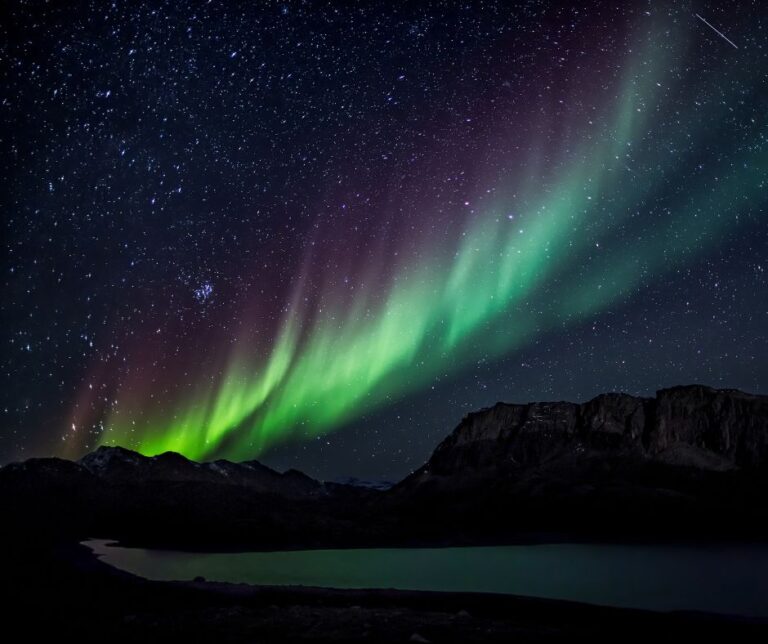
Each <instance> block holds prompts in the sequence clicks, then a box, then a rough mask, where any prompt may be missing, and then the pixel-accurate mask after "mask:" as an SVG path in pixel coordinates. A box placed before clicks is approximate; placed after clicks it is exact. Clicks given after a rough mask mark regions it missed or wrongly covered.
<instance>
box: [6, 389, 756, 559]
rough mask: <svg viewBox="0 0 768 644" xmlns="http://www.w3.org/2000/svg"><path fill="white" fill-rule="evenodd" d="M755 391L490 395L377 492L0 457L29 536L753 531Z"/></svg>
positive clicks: (182, 463) (184, 466) (118, 452)
mask: <svg viewBox="0 0 768 644" xmlns="http://www.w3.org/2000/svg"><path fill="white" fill-rule="evenodd" d="M766 484H768V396H760V395H753V394H748V393H744V392H741V391H737V390H733V389H712V388H709V387H705V386H701V385H689V386H681V387H673V388H670V389H663V390H660V391H659V392H657V394H656V396H655V397H654V398H641V397H635V396H630V395H627V394H620V393H608V394H602V395H599V396H597V397H596V398H594V399H592V400H590V401H588V402H586V403H583V404H577V403H571V402H539V403H529V404H507V403H498V404H496V405H494V406H493V407H490V408H486V409H482V410H480V411H477V412H474V413H471V414H469V415H468V416H466V417H465V418H464V419H462V421H461V422H460V423H459V425H458V426H457V427H456V428H455V429H454V430H453V432H451V433H450V434H449V435H448V436H447V437H446V438H445V439H444V440H443V441H442V442H441V443H440V444H439V445H438V446H437V448H436V449H435V450H434V452H433V453H432V455H431V457H430V458H429V460H428V461H427V462H426V463H425V464H424V465H423V466H422V467H420V468H419V469H417V470H416V471H415V472H413V473H412V474H410V475H409V476H407V477H406V478H405V479H403V480H402V481H400V482H399V483H397V484H395V485H394V486H392V487H389V486H388V485H371V484H360V482H358V481H354V480H352V481H345V482H321V481H317V480H314V479H312V478H310V477H309V476H307V475H305V474H303V473H301V472H299V471H297V470H288V471H286V472H284V473H279V472H276V471H274V470H272V469H270V468H268V467H266V466H265V465H263V464H261V463H259V462H257V461H247V462H242V463H232V462H230V461H226V460H217V461H213V462H209V463H196V462H194V461H190V460H189V459H187V458H185V457H184V456H182V455H180V454H176V453H173V452H167V453H164V454H159V455H157V456H152V457H148V456H143V455H141V454H138V453H136V452H133V451H130V450H127V449H124V448H121V447H107V446H102V447H99V448H98V449H97V450H96V451H94V452H92V453H90V454H87V455H85V456H84V457H83V458H81V459H80V460H79V461H77V462H73V461H67V460H63V459H58V458H40V459H29V460H27V461H24V462H21V463H12V464H9V465H6V466H5V467H3V468H1V469H0V512H2V516H4V517H6V518H9V519H10V521H9V523H8V525H11V526H12V528H11V529H12V530H13V531H15V532H17V533H20V534H23V535H27V536H28V537H30V538H40V536H41V535H49V536H51V537H56V538H85V537H89V536H103V537H107V538H113V539H120V540H121V541H123V542H125V543H135V544H142V545H148V546H150V545H153V546H167V547H177V548H179V547H182V548H190V549H202V548H204V549H208V548H211V549H222V548H234V549H241V548H242V549H249V548H290V547H318V546H337V547H348V546H358V545H392V544H401V545H405V544H409V545H413V544H457V545H458V544H466V543H501V542H510V541H516V540H542V539H544V540H552V539H561V538H567V539H582V538H584V539H587V538H589V539H596V538H597V539H601V538H605V539H625V538H633V539H638V538H639V539H676V538H696V539H708V538H712V539H721V538H724V537H725V538H734V539H741V538H764V537H765V536H768V530H766V526H768V521H767V519H768V510H766V507H768V506H767V504H766V503H765V491H766V490H767V489H768V488H767V487H766Z"/></svg>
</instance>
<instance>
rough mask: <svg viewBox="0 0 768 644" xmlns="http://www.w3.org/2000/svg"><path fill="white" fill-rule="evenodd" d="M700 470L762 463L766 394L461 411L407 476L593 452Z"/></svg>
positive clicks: (492, 468) (473, 471)
mask: <svg viewBox="0 0 768 644" xmlns="http://www.w3.org/2000/svg"><path fill="white" fill-rule="evenodd" d="M605 452H607V453H610V454H612V455H616V456H626V457H636V458H641V459H647V460H652V461H658V462H661V463H666V464H669V465H683V466H686V465H687V466H692V467H696V468H699V469H705V470H728V469H733V468H753V467H757V466H760V465H763V464H766V463H768V396H757V395H752V394H746V393H743V392H740V391H736V390H730V389H723V390H718V389H711V388H709V387H703V386H698V385H691V386H684V387H674V388H672V389H664V390H661V391H659V392H658V393H657V395H656V397H655V398H639V397H635V396H629V395H627V394H615V393H611V394H602V395H600V396H597V397H596V398H594V399H592V400H590V401H589V402H586V403H584V404H575V403H570V402H549V403H530V404H525V405H517V404H505V403H498V404H496V405H495V406H493V407H491V408H489V409H483V410H481V411H478V412H475V413H472V414H469V415H468V416H466V417H465V418H464V419H463V420H462V421H461V423H460V424H459V426H458V427H457V428H456V429H455V430H454V431H453V433H451V434H450V435H449V436H448V437H447V438H446V439H445V440H444V441H443V442H442V443H440V445H439V446H438V447H437V449H435V451H434V453H433V454H432V457H431V458H430V459H429V461H428V462H427V463H426V465H424V467H422V468H421V469H420V470H418V471H417V472H415V473H414V474H413V475H412V476H411V477H409V478H410V480H411V482H416V481H418V480H422V479H426V478H434V477H452V476H459V477H463V476H467V474H470V475H472V476H477V475H479V474H488V475H491V474H493V475H496V474H499V473H501V472H503V471H505V470H511V471H514V470H518V469H526V468H531V467H538V466H541V465H545V464H546V463H548V462H552V461H554V460H562V459H564V458H570V459H572V460H578V458H579V457H580V456H588V455H594V454H596V453H605Z"/></svg>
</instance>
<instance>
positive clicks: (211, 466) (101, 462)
mask: <svg viewBox="0 0 768 644" xmlns="http://www.w3.org/2000/svg"><path fill="white" fill-rule="evenodd" d="M79 464H80V465H82V466H83V467H84V468H85V469H86V470H88V471H89V472H90V473H92V474H93V475H95V476H98V477H99V478H102V479H104V480H107V481H110V482H112V483H137V482H144V483H146V482H150V481H187V482H189V481H196V482H202V483H214V484H218V485H234V486H239V487H244V488H248V489H250V490H253V491H255V492H260V493H264V494H276V495H278V496H284V497H304V496H313V495H321V494H323V493H324V492H325V490H324V488H323V484H322V483H320V482H319V481H315V480H314V479H312V478H310V477H308V476H307V475H306V474H303V473H302V472H299V471H298V470H288V471H286V472H284V473H282V474H281V473H280V472H276V471H275V470H273V469H270V468H268V467H267V466H266V465H262V464H261V463H259V462H258V461H246V462H243V463H232V462H230V461H226V460H218V461H213V462H211V463H196V462H194V461H190V460H189V459H187V458H185V457H184V456H182V455H181V454H177V453H176V452H165V453H163V454H158V455H157V456H150V457H148V456H142V455H141V454H139V453H138V452H133V451H131V450H127V449H124V448H122V447H108V446H102V447H99V448H98V449H97V450H96V451H95V452H91V453H90V454H86V455H85V456H84V457H83V458H81V459H80V461H79Z"/></svg>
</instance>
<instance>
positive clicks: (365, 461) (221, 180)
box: [0, 0, 768, 479]
mask: <svg viewBox="0 0 768 644" xmlns="http://www.w3.org/2000/svg"><path fill="white" fill-rule="evenodd" d="M0 11H2V15H1V16H0V30H1V32H0V42H1V43H2V50H1V51H0V56H1V59H0V78H1V79H2V84H1V85H0V87H1V88H2V98H1V99H0V108H1V109H2V112H1V113H2V131H1V132H0V140H1V142H2V145H0V154H1V156H0V164H1V165H2V177H3V181H2V190H1V191H0V205H2V211H3V239H2V248H3V255H2V271H3V296H2V303H1V305H0V306H2V313H1V315H2V320H1V324H0V328H1V329H2V341H3V344H2V351H1V352H0V359H1V363H0V364H2V372H1V374H0V375H1V376H2V383H1V384H0V397H2V400H0V411H2V423H1V424H0V461H2V462H5V461H8V460H16V459H22V458H27V457H31V456H41V455H60V456H66V457H70V458H75V457H79V456H81V455H82V454H83V453H85V452H87V451H90V450H92V449H94V448H95V447H97V446H98V445H100V444H119V445H123V446H125V447H129V448H132V449H137V450H139V451H141V452H143V453H146V454H156V453H159V452H162V451H165V450H175V451H179V452H182V453H184V454H185V455H187V456H189V457H190V458H194V459H198V460H205V459H213V458H216V457H226V458H230V459H232V460H246V459H252V458H259V459H260V460H262V461H263V462H265V463H266V464H268V465H271V466H274V467H278V468H286V467H296V468H299V469H302V470H304V471H306V472H307V473H309V474H311V475H313V476H319V477H323V478H335V477H337V476H342V475H355V476H360V477H366V478H377V479H381V478H383V479H396V478H399V477H401V476H402V475H404V474H406V473H407V472H409V471H411V470H412V469H415V468H416V467H418V466H419V465H421V463H422V462H423V461H424V460H425V459H426V458H427V456H428V454H429V452H430V451H431V450H432V448H433V447H434V446H435V445H436V444H437V442H439V440H440V439H442V438H443V437H444V436H445V435H446V434H447V433H448V432H449V431H450V430H451V429H452V428H453V427H454V426H455V425H456V424H457V423H458V421H459V420H460V419H461V417H462V416H463V415H464V414H466V413H467V412H469V411H472V410H475V409H478V408H481V407H484V406H489V405H492V404H494V403H495V402H496V401H499V400H504V401H509V402H528V401H532V400H561V399H566V400H574V401H584V400H587V399H589V398H591V397H592V396H594V395H596V394H598V393H601V392H604V391H626V392H628V393H632V394H638V395H652V394H653V392H654V391H655V390H656V389H659V388H661V387H665V386H670V385H674V384H687V383H692V382H698V383H702V384H708V385H711V386H716V387H734V388H740V389H744V390H747V391H751V392H758V393H766V389H767V388H768V332H766V330H767V329H768V218H767V217H766V208H767V207H768V138H767V137H768V9H767V8H766V7H765V3H763V2H760V1H756V2H738V3H730V2H729V3H722V2H677V3H661V2H617V1H614V2H610V3H600V2H586V3H559V2H558V3H555V2H552V3H547V2H525V3H502V2H493V1H489V2H477V3H475V2H460V3H453V2H444V3H443V2H414V3H409V4H401V3H396V2H381V3H343V2H277V3H275V2H254V1H252V0H251V1H249V2H242V3H239V2H223V1H217V2H203V1H200V2H191V1H176V0H174V1H169V2H139V1H132V2H108V1H105V0H98V1H93V2H90V3H81V2H37V1H29V2H18V1H14V0H9V1H8V2H4V3H3V7H2V9H0Z"/></svg>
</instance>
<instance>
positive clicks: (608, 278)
mask: <svg viewBox="0 0 768 644" xmlns="http://www.w3.org/2000/svg"><path fill="white" fill-rule="evenodd" d="M645 29H646V30H645V31H643V30H640V29H638V30H637V32H636V33H635V34H634V37H633V38H634V40H633V46H632V47H628V48H627V54H626V58H625V60H624V61H623V63H622V65H621V74H619V75H618V77H616V78H613V79H603V78H601V79H600V82H599V83H596V81H595V80H594V79H591V78H590V77H589V74H588V73H586V72H585V71H584V70H582V72H581V76H580V77H579V79H578V82H577V83H574V88H573V89H572V90H571V96H570V97H569V100H571V101H572V102H573V103H574V105H578V104H580V102H583V101H584V100H586V98H587V97H588V96H589V94H590V92H591V93H592V94H597V95H593V96H589V98H591V99H592V100H593V101H594V103H595V104H596V105H595V109H594V110H593V111H592V113H591V115H590V116H589V117H585V116H584V110H582V109H575V108H574V109H573V110H570V111H569V109H568V107H567V106H566V107H564V108H562V109H564V110H565V113H566V117H565V118H564V119H563V121H564V122H563V123H549V124H547V125H546V126H543V125H542V124H541V123H537V124H536V127H535V128H534V127H533V126H532V125H531V123H532V122H533V121H534V120H535V119H536V118H537V116H536V114H535V111H534V110H531V111H530V112H529V113H528V114H527V118H528V119H529V122H527V123H514V124H512V128H511V133H510V126H509V124H508V123H496V122H494V119H493V118H491V119H489V120H490V122H491V126H492V129H494V131H496V132H498V136H520V140H521V148H522V150H523V153H522V155H521V156H518V157H516V158H507V159H505V158H497V157H495V156H494V154H493V152H492V151H489V152H487V154H486V153H485V152H483V153H482V154H481V153H478V154H477V155H476V156H477V158H473V159H469V163H470V164H471V165H472V166H473V167H474V168H475V172H476V174H477V175H478V177H479V178H478V180H477V181H476V182H475V185H476V188H477V189H476V190H475V192H474V194H471V195H468V196H467V198H466V200H465V201H464V202H463V203H456V202H451V203H443V202H436V203H433V204H432V205H431V209H432V211H434V212H432V211H430V207H429V206H427V207H425V212H407V213H404V214H403V215H402V217H403V218H404V219H405V220H407V221H408V222H411V221H412V222H415V223H413V224H412V225H411V228H410V233H411V236H410V239H409V243H408V244H402V245H401V246H399V248H398V252H397V253H396V254H395V253H389V254H386V253H384V254H382V253H380V252H379V251H378V250H377V249H375V248H361V249H358V252H359V255H360V257H361V258H363V260H364V261H362V262H361V263H362V267H360V266H358V267H357V268H356V274H355V275H354V276H353V281H355V283H356V284H358V285H360V286H359V288H358V289H357V290H356V291H355V292H354V294H353V295H352V296H349V293H348V292H347V291H345V290H343V289H341V288H340V287H339V286H338V285H339V284H340V283H341V281H342V275H341V272H340V271H338V270H336V271H334V270H332V269H331V270H329V269H327V268H326V267H325V266H324V264H323V261H322V258H319V259H318V258H317V257H314V256H313V254H312V252H311V251H309V250H308V251H307V253H306V256H305V258H304V261H303V263H302V265H301V267H300V270H299V271H297V274H298V275H299V279H298V280H297V282H296V284H295V285H294V286H293V288H292V290H291V292H290V293H289V294H288V295H287V296H285V299H284V301H285V302H286V304H285V306H284V308H283V311H284V314H283V318H282V321H281V322H280V324H279V325H278V327H277V329H276V330H275V331H274V332H272V333H271V337H272V339H271V341H269V342H266V343H265V342H261V341H260V342H254V340H253V334H252V333H251V332H250V330H248V329H246V332H243V333H242V334H240V335H239V336H237V337H235V338H234V339H233V340H232V342H231V343H230V344H229V346H224V347H222V346H214V347H200V348H197V349H196V350H197V351H198V352H199V353H200V354H201V355H205V356H211V354H215V355H214V356H211V364H210V365H208V367H207V368H206V366H205V360H201V362H200V365H201V373H200V374H199V375H198V376H197V377H196V378H195V384H194V385H193V386H192V387H191V388H190V389H189V390H188V391H186V392H180V391H177V392H175V393H174V394H173V395H171V396H165V395H163V396H157V397H155V395H154V393H153V392H150V391H148V390H147V387H146V386H144V387H142V386H140V385H138V384H136V382H133V381H131V379H130V378H128V379H125V380H124V381H123V382H121V383H120V384H119V385H118V387H117V391H116V394H115V400H116V402H115V404H112V405H109V406H99V405H94V404H93V401H92V400H90V399H89V397H88V396H87V395H86V396H85V397H84V399H83V400H82V401H80V402H79V404H78V409H77V410H76V411H75V412H74V418H75V421H74V423H78V424H81V423H88V422H90V423H93V422H95V419H94V418H92V417H91V416H93V415H94V414H95V415H96V416H98V417H99V418H98V420H99V422H101V423H102V426H103V428H104V431H103V432H102V435H101V438H100V440H101V442H103V443H108V444H114V443H117V444H121V445H125V446H128V447H132V448H135V449H138V450H139V451H141V452H142V453H145V454H156V453H159V452H163V451H166V450H174V451H178V452H181V453H183V454H185V455H187V456H189V457H191V458H195V459H202V458H208V457H211V456H213V455H222V456H226V457H229V458H235V459H244V458H253V457H255V456H258V455H259V454H261V453H263V452H264V451H265V450H266V449H268V448H270V447H272V446H273V445H276V444H278V443H280V442H283V441H285V440H288V439H296V438H299V439H300V438H307V437H312V436H317V435H321V434H324V433H327V432H331V431H334V430H336V429H338V428H340V427H342V426H343V425H344V424H345V423H346V422H348V421H350V420H351V419H353V418H355V417H357V416H359V415H360V414H362V413H364V412H366V411H368V410H371V409H374V408H377V407H380V406H383V405H387V404H390V403H392V402H393V401H395V400H397V399H398V398H400V397H402V396H405V395H407V394H409V393H412V392H415V391H418V390H419V389H420V388H423V387H425V386H426V385H427V384H428V383H429V382H431V381H432V379H433V378H434V377H435V376H436V375H438V374H450V375H456V374H460V373H461V372H462V370H463V369H465V368H466V366H467V365H468V364H469V363H470V362H471V361H472V360H473V359H475V357H476V356H477V355H484V356H489V357H490V358H494V357H496V358H500V357H502V356H504V355H508V354H510V353H511V352H514V351H515V350H517V349H519V348H521V347H523V346H525V345H526V343H528V342H530V341H532V340H533V339H535V338H536V337H539V336H541V335H542V334H543V333H545V332H546V331H547V330H548V329H551V328H554V327H565V328H568V327H569V326H572V325H576V324H578V323H579V322H580V321H582V320H584V319H585V318H586V317H588V316H590V315H593V314H596V313H599V312H601V311H604V310H606V309H607V308H609V307H611V306H618V305H621V303H622V302H625V301H627V300H628V299H630V298H631V297H632V296H633V295H634V294H635V293H636V292H637V290H638V289H640V288H643V287H644V286H647V285H648V284H650V283H653V282H654V281H655V280H659V279H663V277H664V275H665V274H666V273H668V272H669V271H672V270H675V269H677V268H679V267H680V266H683V265H685V264H686V263H687V262H690V261H693V260H694V259H695V258H696V257H697V256H700V255H702V254H705V253H706V252H707V250H708V249H710V248H713V247H714V246H716V245H717V243H718V239H719V235H721V234H722V233H723V232H724V231H727V230H729V229H732V228H733V227H736V226H738V225H740V224H743V223H744V222H748V221H750V220H751V219H752V218H754V217H755V216H756V213H759V212H761V208H762V206H763V205H764V204H765V201H766V191H765V176H766V172H768V151H767V150H766V142H765V135H766V131H765V124H764V123H755V122H752V123H741V124H740V129H739V132H740V136H739V137H732V139H731V141H730V143H729V150H728V154H727V155H726V154H722V155H720V156H718V157H716V160H715V161H714V162H712V163H711V164H710V165H708V166H707V167H698V166H697V165H695V164H694V163H693V162H692V161H691V159H693V158H696V156H697V155H700V154H701V153H703V152H705V151H707V150H709V149H710V145H711V141H712V139H713V137H714V136H721V135H722V132H721V131H714V130H717V129H718V128H719V129H720V130H724V131H728V130H729V127H730V126H729V123H730V122H729V118H730V114H729V110H728V106H727V103H726V102H725V101H722V102H713V101H710V102H707V103H706V104H702V105H699V104H698V103H697V101H696V94H697V88H698V87H699V86H700V83H703V82H705V80H701V79H697V78H696V73H695V70H688V71H687V72H686V71H684V70H681V69H679V68H678V67H675V66H674V65H672V64H670V63H669V62H668V59H669V58H670V54H669V52H670V50H675V49H677V50H679V51H682V50H684V49H685V47H686V46H687V45H688V39H689V38H690V37H691V33H690V29H687V30H686V31H685V32H684V33H683V32H682V31H670V30H668V29H667V30H662V29H660V28H659V27H658V25H652V26H650V27H646V28H645ZM682 55H683V54H682V53H681V54H680V56H681V57H682ZM672 58H674V56H673V57H672ZM721 71H722V70H721ZM723 73H724V72H723ZM727 73H729V74H734V73H735V74H740V75H743V76H745V77H746V78H747V80H749V79H750V77H751V76H754V75H756V74H757V72H756V71H750V70H748V69H741V70H738V71H734V70H732V69H729V70H728V72H727ZM681 75H686V79H685V82H683V81H681V79H680V76H681ZM596 84H597V85H599V87H600V91H599V92H598V91H597V89H595V86H596ZM582 85H583V86H584V87H583V88H582ZM751 85H752V86H755V87H756V89H755V91H756V92H757V85H756V84H755V83H751ZM683 99H684V100H685V101H687V102H688V104H689V105H690V106H691V107H690V109H691V110H695V112H696V113H695V115H694V116H689V117H688V118H687V121H688V125H687V127H681V125H680V121H679V119H678V118H676V117H675V116H674V114H675V109H676V108H675V105H677V104H679V103H680V101H681V100H683ZM752 100H757V98H756V97H752ZM539 116H540V115H539ZM544 118H546V117H544ZM713 124H716V125H714V126H713ZM529 129H533V130H535V131H536V132H538V133H539V134H538V136H537V137H534V139H535V140H533V141H532V142H531V143H526V142H525V137H524V136H523V135H522V134H518V131H519V132H520V133H522V132H526V131H528V130H529ZM541 132H547V133H546V134H541ZM670 150H676V151H679V152H678V153H676V154H675V156H674V158H673V160H670V158H671V157H670ZM502 156H503V155H502ZM371 207H374V208H375V207H377V206H376V204H373V205H372V206H371ZM379 207H381V204H379ZM446 211H450V213H453V214H452V216H451V217H450V218H449V220H446V219H445V217H444V213H445V212H446ZM455 213H460V214H455ZM457 220H458V221H459V224H458V225H455V223H454V222H456V221H457ZM400 224H401V225H402V224H403V222H402V221H401V222H400ZM318 228H320V229H322V225H321V223H319V224H318ZM318 243H319V245H320V246H322V233H320V241H319V242H318ZM310 278H312V279H317V280H319V281H320V282H321V283H322V284H323V286H321V287H320V288H319V290H318V289H310V288H308V287H307V281H308V280H309V279H310ZM366 284H368V285H369V286H366ZM247 304H248V305H249V306H250V305H252V304H253V302H248V303H247ZM244 308H247V307H245V306H244ZM220 359H223V360H224V364H223V365H219V364H217V361H218V360H220ZM94 410H95V411H94ZM74 423H73V424H74Z"/></svg>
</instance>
